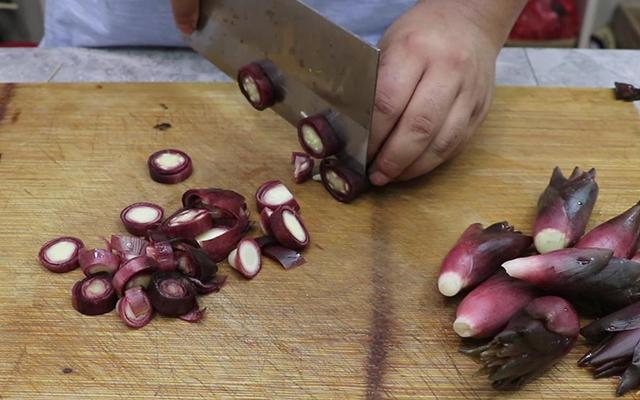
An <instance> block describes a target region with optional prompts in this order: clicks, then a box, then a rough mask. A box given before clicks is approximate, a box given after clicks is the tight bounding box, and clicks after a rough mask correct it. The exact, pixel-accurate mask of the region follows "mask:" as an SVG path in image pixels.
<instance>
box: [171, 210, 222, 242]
mask: <svg viewBox="0 0 640 400" xmlns="http://www.w3.org/2000/svg"><path fill="white" fill-rule="evenodd" d="M211 228H213V218H212V217H211V213H210V212H209V211H208V210H205V209H204V208H182V209H180V210H178V211H176V212H175V213H174V214H173V215H171V216H170V217H169V218H167V220H166V221H165V222H164V223H163V224H162V231H163V232H164V233H166V234H167V235H169V236H171V237H179V238H187V239H193V238H195V237H196V236H198V235H200V234H201V233H203V232H206V231H208V230H209V229H211Z"/></svg>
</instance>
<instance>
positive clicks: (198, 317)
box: [178, 305, 207, 324]
mask: <svg viewBox="0 0 640 400" xmlns="http://www.w3.org/2000/svg"><path fill="white" fill-rule="evenodd" d="M205 311H207V309H206V308H202V309H201V308H200V307H199V306H198V305H196V307H195V308H194V309H193V310H191V311H189V312H188V313H186V314H184V315H181V316H179V317H178V318H180V319H181V320H183V321H187V322H191V323H192V324H195V323H198V322H200V321H202V319H203V318H204V313H205Z"/></svg>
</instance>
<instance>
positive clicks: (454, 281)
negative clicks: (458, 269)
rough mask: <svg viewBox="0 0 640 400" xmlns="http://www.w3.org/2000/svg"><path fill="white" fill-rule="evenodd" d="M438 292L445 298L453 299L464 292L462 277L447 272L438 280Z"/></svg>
mask: <svg viewBox="0 0 640 400" xmlns="http://www.w3.org/2000/svg"><path fill="white" fill-rule="evenodd" d="M438 290H439V291H440V293H442V294H443V295H444V296H447V297H453V296H455V295H456V294H458V293H460V290H462V279H461V278H460V275H458V274H456V273H453V272H445V273H444V274H442V275H440V278H438Z"/></svg>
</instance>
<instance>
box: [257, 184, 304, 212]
mask: <svg viewBox="0 0 640 400" xmlns="http://www.w3.org/2000/svg"><path fill="white" fill-rule="evenodd" d="M256 205H257V207H258V211H262V210H263V209H264V208H270V209H272V210H275V209H276V208H278V207H280V206H289V207H291V208H293V209H295V210H300V205H299V204H298V202H297V201H296V199H295V198H294V197H293V194H291V191H290V190H289V189H288V188H287V187H286V186H285V184H284V183H282V182H280V181H268V182H265V183H263V184H262V185H260V187H259V188H258V190H257V191H256Z"/></svg>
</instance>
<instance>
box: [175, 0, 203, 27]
mask: <svg viewBox="0 0 640 400" xmlns="http://www.w3.org/2000/svg"><path fill="white" fill-rule="evenodd" d="M171 5H172V6H173V16H174V18H175V20H176V26H177V27H178V29H179V30H180V32H182V33H184V34H185V35H190V34H192V33H193V32H194V31H195V30H196V27H197V25H198V14H199V7H200V1H199V0H171Z"/></svg>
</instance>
